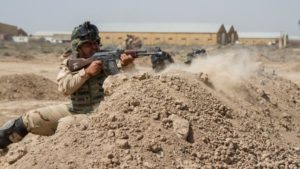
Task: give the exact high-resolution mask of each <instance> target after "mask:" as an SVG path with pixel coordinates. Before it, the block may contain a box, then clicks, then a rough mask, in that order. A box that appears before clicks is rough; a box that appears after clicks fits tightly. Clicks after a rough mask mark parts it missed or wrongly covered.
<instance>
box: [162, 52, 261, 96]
mask: <svg viewBox="0 0 300 169" xmlns="http://www.w3.org/2000/svg"><path fill="white" fill-rule="evenodd" d="M256 56H257V55H256V52H255V51H249V50H229V51H226V53H220V54H212V55H210V54H208V56H206V57H202V58H197V59H195V60H193V62H192V64H191V65H189V66H188V65H182V64H181V65H180V64H174V65H171V66H169V67H168V68H167V69H166V70H165V71H164V72H172V71H174V70H180V71H187V72H191V73H200V72H202V73H204V74H207V75H208V78H209V81H210V82H212V84H213V85H214V87H215V88H216V89H217V90H222V91H224V92H226V91H227V92H232V90H234V89H235V88H236V87H238V86H240V83H241V82H242V81H244V80H247V79H249V78H250V77H251V75H253V74H254V73H255V72H257V71H258V70H259V63H258V62H256V60H255V59H256Z"/></svg>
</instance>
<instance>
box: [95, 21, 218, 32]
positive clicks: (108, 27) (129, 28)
mask: <svg viewBox="0 0 300 169" xmlns="http://www.w3.org/2000/svg"><path fill="white" fill-rule="evenodd" d="M97 26H98V28H99V31H100V33H101V32H156V33H159V32H162V33H165V32H173V33H175V32H176V33H217V32H218V31H219V30H220V28H221V26H222V24H208V23H101V24H98V25H97Z"/></svg>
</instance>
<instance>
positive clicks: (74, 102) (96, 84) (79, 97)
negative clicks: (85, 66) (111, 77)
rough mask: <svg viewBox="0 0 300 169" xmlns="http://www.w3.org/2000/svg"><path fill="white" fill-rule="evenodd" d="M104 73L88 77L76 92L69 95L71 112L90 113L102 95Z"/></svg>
mask: <svg viewBox="0 0 300 169" xmlns="http://www.w3.org/2000/svg"><path fill="white" fill-rule="evenodd" d="M106 77H107V76H106V75H105V74H104V73H101V74H99V75H97V76H93V77H91V78H89V79H88V80H87V81H86V82H85V83H84V84H83V85H82V86H81V87H80V88H79V89H78V90H77V91H76V92H74V93H73V94H72V95H71V107H70V108H69V109H70V111H71V112H73V113H91V112H92V111H93V110H94V108H95V106H98V104H99V103H100V101H101V99H102V98H103V96H104V90H103V87H102V86H103V82H104V80H105V79H106Z"/></svg>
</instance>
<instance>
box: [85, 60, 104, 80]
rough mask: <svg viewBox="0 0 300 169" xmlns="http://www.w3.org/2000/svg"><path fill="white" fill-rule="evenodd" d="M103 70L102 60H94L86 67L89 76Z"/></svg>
mask: <svg viewBox="0 0 300 169" xmlns="http://www.w3.org/2000/svg"><path fill="white" fill-rule="evenodd" d="M101 70H102V62H101V61H100V60H96V61H93V62H92V63H91V64H90V65H89V66H88V67H87V68H86V69H85V73H86V74H88V75H89V76H95V75H97V74H99V73H100V72H101Z"/></svg>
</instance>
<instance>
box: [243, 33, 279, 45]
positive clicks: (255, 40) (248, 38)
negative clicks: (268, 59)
mask: <svg viewBox="0 0 300 169" xmlns="http://www.w3.org/2000/svg"><path fill="white" fill-rule="evenodd" d="M281 38H282V35H281V33H262V32H239V40H238V42H239V43H240V44H246V45H275V44H278V43H279V41H280V39H281Z"/></svg>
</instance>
